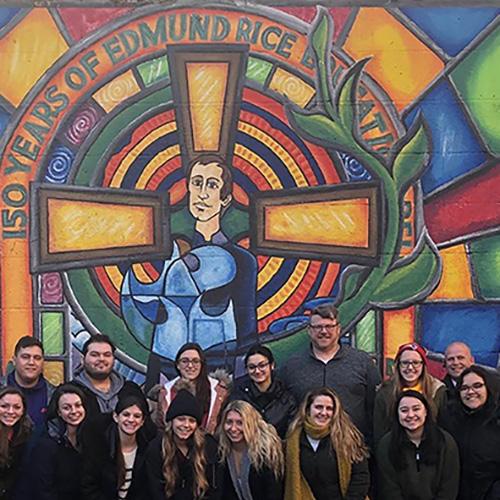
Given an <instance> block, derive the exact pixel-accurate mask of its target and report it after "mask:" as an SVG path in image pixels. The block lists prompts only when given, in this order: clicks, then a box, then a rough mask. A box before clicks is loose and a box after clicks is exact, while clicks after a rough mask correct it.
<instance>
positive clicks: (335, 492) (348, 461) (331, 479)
mask: <svg viewBox="0 0 500 500" xmlns="http://www.w3.org/2000/svg"><path fill="white" fill-rule="evenodd" d="M367 457H368V451H367V449H366V447H365V445H364V443H363V437H362V435H361V433H360V432H359V431H358V429H357V428H356V427H355V426H354V424H353V423H352V421H351V419H350V418H349V416H348V415H347V413H346V412H345V411H344V409H343V408H342V405H341V403H340V399H339V398H338V396H337V395H336V394H335V393H334V392H333V391H332V390H331V389H329V388H326V387H323V388H319V389H314V390H312V391H310V392H309V393H308V394H307V395H306V397H305V399H304V401H303V402H302V404H301V405H300V408H299V412H298V414H297V416H296V417H295V419H294V421H293V422H292V425H291V426H290V430H289V432H288V437H287V440H286V466H285V470H286V480H285V499H286V500H313V499H315V500H336V499H339V500H341V499H349V500H364V498H365V497H366V495H367V493H368V489H369V486H370V474H369V472H368V463H367ZM388 499H389V497H387V500H388ZM391 500H392V499H391Z"/></svg>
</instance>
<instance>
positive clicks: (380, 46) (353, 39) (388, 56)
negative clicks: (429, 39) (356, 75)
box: [343, 7, 444, 110]
mask: <svg viewBox="0 0 500 500" xmlns="http://www.w3.org/2000/svg"><path fill="white" fill-rule="evenodd" d="M343 48H344V49H345V50H346V52H347V53H349V55H350V56H351V57H353V59H355V60H358V59H362V58H364V57H371V60H370V62H369V63H368V65H367V67H366V68H367V72H368V73H369V74H370V75H371V76H373V77H374V78H375V80H376V81H377V82H378V83H380V84H381V85H382V86H383V87H384V88H385V90H386V91H387V93H388V94H389V96H390V97H391V98H392V100H393V101H394V104H395V105H396V108H397V109H398V110H401V109H403V108H405V107H406V106H408V104H410V103H411V102H412V101H413V100H414V99H415V98H416V97H417V96H418V95H419V94H421V93H422V91H423V90H424V89H425V88H426V87H427V86H428V85H429V83H430V82H431V81H432V80H433V79H434V78H435V77H436V75H437V74H438V73H439V72H440V71H442V70H443V68H444V63H443V61H442V60H441V59H440V58H439V57H438V56H437V55H436V54H435V53H434V52H432V50H431V49H430V48H429V47H427V46H426V45H425V44H424V43H423V42H421V41H420V40H419V39H418V38H417V37H416V36H415V35H414V34H413V33H411V32H410V31H409V30H408V29H406V28H405V27H404V26H403V25H402V24H401V23H399V22H398V21H397V20H396V19H395V18H394V17H393V16H391V14H389V13H388V12H387V11H386V10H385V9H383V8H371V7H370V8H361V9H360V10H359V12H358V15H357V17H356V20H355V22H354V24H353V27H352V29H351V31H350V33H349V37H348V38H347V40H346V42H345V44H344V47H343Z"/></svg>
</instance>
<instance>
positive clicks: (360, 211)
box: [264, 198, 370, 248]
mask: <svg viewBox="0 0 500 500" xmlns="http://www.w3.org/2000/svg"><path fill="white" fill-rule="evenodd" d="M264 210H265V212H264V218H265V221H264V227H265V229H264V231H265V238H266V239H269V240H274V241H288V242H297V243H311V244H314V243H316V244H318V245H340V246H348V247H361V248H367V247H368V244H369V241H368V240H369V231H368V229H369V227H368V226H369V224H368V217H369V213H370V206H369V202H368V199H367V198H355V199H351V200H332V201H319V202H314V203H296V204H293V205H281V206H279V205H278V206H276V205H274V206H269V207H265V209H264Z"/></svg>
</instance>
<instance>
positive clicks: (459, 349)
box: [444, 342, 474, 380]
mask: <svg viewBox="0 0 500 500" xmlns="http://www.w3.org/2000/svg"><path fill="white" fill-rule="evenodd" d="M473 364H474V357H473V356H472V354H471V352H470V349H469V347H468V346H466V345H465V344H463V343H462V342H455V343H453V344H450V345H449V346H448V347H447V348H446V352H445V353H444V365H445V367H446V371H447V372H448V375H449V376H450V377H451V378H452V379H455V380H456V379H458V378H459V377H460V375H462V372H463V371H464V370H465V369H466V368H469V367H471V366H472V365H473Z"/></svg>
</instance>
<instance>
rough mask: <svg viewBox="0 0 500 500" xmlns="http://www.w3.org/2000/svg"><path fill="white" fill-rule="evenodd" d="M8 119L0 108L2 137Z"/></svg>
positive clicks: (5, 112) (6, 114) (0, 133)
mask: <svg viewBox="0 0 500 500" xmlns="http://www.w3.org/2000/svg"><path fill="white" fill-rule="evenodd" d="M0 10H1V9H0ZM9 119H10V114H9V113H7V111H5V110H3V109H2V108H0V136H1V135H2V133H3V131H4V130H5V128H6V127H7V124H8V123H9Z"/></svg>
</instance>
